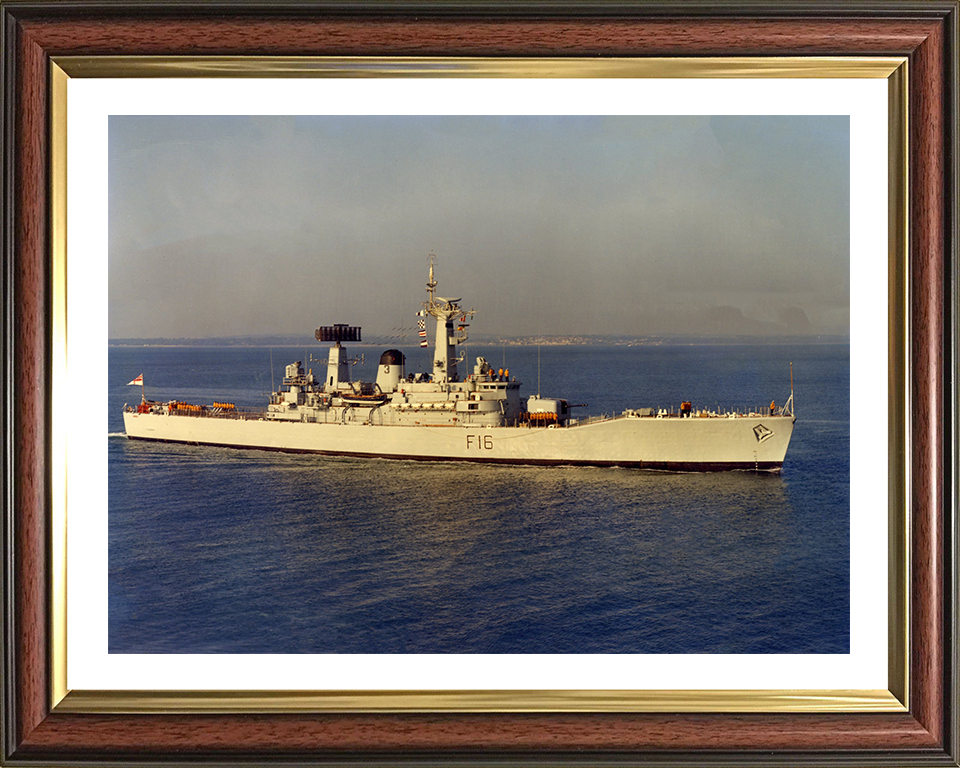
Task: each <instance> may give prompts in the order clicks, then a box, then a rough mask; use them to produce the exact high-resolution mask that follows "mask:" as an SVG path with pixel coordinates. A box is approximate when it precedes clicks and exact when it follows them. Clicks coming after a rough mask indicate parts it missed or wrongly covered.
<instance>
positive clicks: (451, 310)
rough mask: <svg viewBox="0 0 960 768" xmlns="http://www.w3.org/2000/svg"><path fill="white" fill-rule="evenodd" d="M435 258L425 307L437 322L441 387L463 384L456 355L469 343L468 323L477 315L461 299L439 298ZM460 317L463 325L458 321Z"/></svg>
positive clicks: (435, 358) (436, 357)
mask: <svg viewBox="0 0 960 768" xmlns="http://www.w3.org/2000/svg"><path fill="white" fill-rule="evenodd" d="M435 258H436V255H435V254H432V253H431V254H430V277H429V279H428V280H427V301H425V302H424V303H423V309H424V312H426V313H427V314H428V315H430V316H432V317H435V318H436V319H437V340H436V348H435V350H434V353H433V380H434V381H435V382H437V383H438V384H447V383H448V382H453V381H460V377H459V374H458V372H457V363H458V362H459V357H458V356H457V354H456V346H457V344H462V343H463V342H465V341H466V340H467V330H466V329H467V319H469V318H472V317H473V316H474V314H475V311H474V310H472V309H469V310H464V309H463V308H462V307H461V306H460V304H459V303H458V302H459V301H460V299H458V298H457V299H445V298H443V297H442V296H437V281H436V278H435V277H434V271H433V261H434V259H435ZM457 317H459V318H460V320H459V322H456V318H457Z"/></svg>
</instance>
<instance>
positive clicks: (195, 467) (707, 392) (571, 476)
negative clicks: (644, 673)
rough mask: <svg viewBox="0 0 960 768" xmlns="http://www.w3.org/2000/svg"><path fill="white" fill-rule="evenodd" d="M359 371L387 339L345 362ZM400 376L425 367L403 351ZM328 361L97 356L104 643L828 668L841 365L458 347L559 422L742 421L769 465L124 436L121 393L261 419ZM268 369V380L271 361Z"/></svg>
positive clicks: (756, 350)
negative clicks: (459, 456) (741, 415)
mask: <svg viewBox="0 0 960 768" xmlns="http://www.w3.org/2000/svg"><path fill="white" fill-rule="evenodd" d="M350 351H351V353H353V354H360V353H363V355H364V358H365V364H364V365H363V366H362V367H361V366H357V367H355V368H354V377H355V378H366V379H372V378H374V377H375V375H376V363H377V360H378V358H379V353H380V352H381V351H382V350H381V349H380V348H373V347H362V346H355V347H351V350H350ZM404 351H405V352H406V354H407V356H408V360H407V370H408V372H409V371H416V370H422V369H426V368H427V367H428V352H431V351H432V350H420V349H419V348H409V349H408V348H404ZM311 352H312V353H313V355H314V356H315V357H319V358H321V359H325V357H326V349H325V348H324V347H321V346H319V345H317V346H314V347H313V348H312V349H307V350H304V349H303V348H300V347H297V348H290V347H274V348H272V349H271V348H267V347H119V346H118V347H111V348H110V350H109V361H110V368H109V379H110V387H109V394H108V397H109V419H108V425H107V429H108V433H109V436H110V437H109V440H108V451H109V457H108V464H109V651H110V653H378V654H390V653H459V654H469V653H515V654H522V653H531V654H534V653H536V654H547V653H551V654H553V653H637V654H641V653H643V654H658V653H701V654H702V653H752V654H766V653H797V654H825V653H847V652H849V646H850V598H849V594H850V535H849V530H850V528H849V526H850V514H849V507H850V471H849V470H850V461H849V457H850V421H849V407H850V379H849V368H850V350H849V345H848V344H846V343H837V344H806V343H788V344H777V345H774V344H718V345H707V344H700V345H698V344H679V343H670V344H662V345H644V346H633V347H627V346H610V347H597V346H548V347H543V348H542V350H540V353H539V356H540V363H539V366H538V350H537V348H536V347H526V346H508V347H499V346H484V345H480V344H477V345H470V346H469V348H468V350H467V352H468V360H469V361H470V365H471V367H472V361H473V358H474V357H476V356H478V355H483V356H485V357H486V358H487V360H488V361H490V363H491V364H493V365H494V367H500V366H501V365H502V366H504V367H506V368H508V369H509V370H510V375H511V377H513V376H516V377H517V378H518V379H519V380H521V381H523V382H524V387H523V390H522V391H523V392H524V393H525V395H530V394H535V393H536V392H537V379H538V369H539V377H540V381H541V384H542V386H541V389H542V394H543V395H544V396H558V397H566V398H567V399H568V400H570V401H571V402H574V403H583V404H585V405H584V406H583V407H581V408H579V409H577V415H580V416H583V415H597V414H602V413H607V414H613V413H619V412H620V411H622V410H623V409H624V408H628V407H630V408H633V407H646V406H652V407H666V408H670V407H673V408H676V407H677V406H679V404H680V402H681V401H682V400H690V401H692V402H693V404H694V407H695V408H697V407H707V408H714V407H717V406H719V407H720V408H738V407H739V408H758V407H761V406H764V405H766V406H769V403H770V400H771V399H772V398H775V399H776V401H777V405H780V404H782V402H783V401H784V400H786V398H787V396H788V395H789V392H790V370H789V364H790V362H792V363H793V366H794V380H795V401H796V403H795V404H796V412H797V423H796V428H795V431H794V435H793V440H792V442H791V445H790V449H789V450H788V451H787V457H786V461H785V463H784V467H783V472H782V473H781V474H779V475H770V474H759V475H758V474H752V473H745V472H724V473H715V474H695V473H684V474H671V473H661V472H647V471H641V470H629V469H617V468H592V467H583V468H581V467H522V466H496V465H486V464H484V465H472V464H463V463H440V462H438V463H433V462H427V463H419V462H408V461H387V460H376V459H364V460H357V459H349V458H329V457H318V456H310V455H288V454H276V453H270V452H265V451H252V450H232V449H223V448H207V447H199V446H185V445H174V444H164V443H148V442H141V441H129V440H127V439H126V438H125V437H124V435H123V420H122V408H123V405H124V403H131V404H132V403H136V402H138V401H139V399H140V389H139V388H138V387H130V386H126V384H127V382H128V381H130V380H131V379H133V378H134V377H135V376H137V375H138V374H140V373H142V374H143V375H144V383H145V391H146V395H147V397H148V398H151V399H157V400H171V399H177V400H185V401H188V402H193V403H207V404H209V403H211V402H213V401H214V400H227V401H230V402H234V403H236V404H237V405H238V406H250V407H260V406H263V405H264V404H265V402H266V397H267V394H268V393H269V391H270V389H271V386H272V385H271V382H272V381H273V380H276V381H278V382H279V381H280V379H281V378H282V375H283V369H284V367H285V366H286V364H288V363H291V362H294V361H296V360H302V361H304V364H305V366H306V367H311V366H312V367H314V369H315V370H318V369H319V370H322V369H323V368H324V364H323V363H311V362H310V361H309V355H310V353H311ZM271 361H272V367H271Z"/></svg>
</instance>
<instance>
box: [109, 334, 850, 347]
mask: <svg viewBox="0 0 960 768" xmlns="http://www.w3.org/2000/svg"><path fill="white" fill-rule="evenodd" d="M849 341H850V337H849V336H829V335H805V334H798V335H767V336H752V335H735V334H730V335H716V336H694V335H680V334H678V335H672V336H666V335H664V336H627V335H604V334H596V335H587V334H584V335H577V336H563V335H556V336H553V335H542V336H492V335H489V334H487V335H480V334H478V335H475V336H471V337H470V341H469V343H470V345H471V346H476V345H480V346H482V345H485V344H486V345H498V346H537V345H542V346H597V347H602V346H648V345H660V344H764V345H769V344H844V343H848V342H849ZM108 343H109V345H110V346H111V347H300V348H304V347H306V348H311V347H316V346H318V345H319V342H317V340H316V339H314V338H313V337H312V336H307V335H301V334H297V335H289V336H285V335H280V334H277V335H267V336H215V337H210V338H202V339H190V338H167V337H161V338H155V339H110V340H109V342H108ZM417 345H418V340H417V339H416V338H414V337H409V338H404V337H398V336H377V335H375V334H369V335H365V336H364V340H363V342H361V343H359V344H351V345H350V346H372V347H378V348H379V347H389V346H396V347H412V346H417ZM321 346H324V347H325V346H326V345H325V344H324V345H321Z"/></svg>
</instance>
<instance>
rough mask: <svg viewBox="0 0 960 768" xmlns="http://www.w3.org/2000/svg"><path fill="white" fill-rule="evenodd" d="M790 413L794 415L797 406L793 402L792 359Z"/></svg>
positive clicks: (791, 370)
mask: <svg viewBox="0 0 960 768" xmlns="http://www.w3.org/2000/svg"><path fill="white" fill-rule="evenodd" d="M790 413H791V414H793V415H796V413H797V407H796V405H795V404H794V402H793V361H792V360H791V361H790Z"/></svg>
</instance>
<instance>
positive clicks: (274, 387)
mask: <svg viewBox="0 0 960 768" xmlns="http://www.w3.org/2000/svg"><path fill="white" fill-rule="evenodd" d="M270 391H271V392H276V391H277V385H276V384H275V383H274V381H273V347H270Z"/></svg>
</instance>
